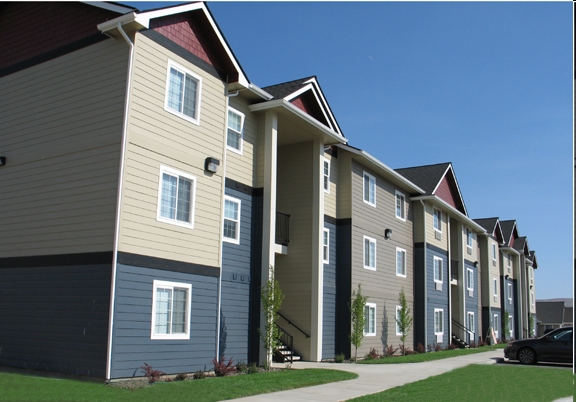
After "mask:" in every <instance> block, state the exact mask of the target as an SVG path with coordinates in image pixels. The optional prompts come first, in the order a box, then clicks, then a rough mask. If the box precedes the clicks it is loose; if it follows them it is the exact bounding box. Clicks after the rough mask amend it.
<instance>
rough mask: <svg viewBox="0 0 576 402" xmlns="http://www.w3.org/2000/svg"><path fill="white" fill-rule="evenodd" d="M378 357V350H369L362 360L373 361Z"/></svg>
mask: <svg viewBox="0 0 576 402" xmlns="http://www.w3.org/2000/svg"><path fill="white" fill-rule="evenodd" d="M379 357H380V353H378V350H376V348H370V352H368V353H367V354H366V355H365V356H364V360H373V359H378V358H379Z"/></svg>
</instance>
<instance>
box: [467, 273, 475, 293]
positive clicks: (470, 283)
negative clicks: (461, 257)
mask: <svg viewBox="0 0 576 402" xmlns="http://www.w3.org/2000/svg"><path fill="white" fill-rule="evenodd" d="M466 289H468V290H474V270H473V269H471V268H466Z"/></svg>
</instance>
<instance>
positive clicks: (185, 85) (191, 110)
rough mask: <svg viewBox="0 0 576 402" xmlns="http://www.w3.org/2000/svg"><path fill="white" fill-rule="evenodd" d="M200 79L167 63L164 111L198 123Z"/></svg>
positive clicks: (171, 63) (177, 66)
mask: <svg viewBox="0 0 576 402" xmlns="http://www.w3.org/2000/svg"><path fill="white" fill-rule="evenodd" d="M201 90H202V78H200V77H199V76H198V75H196V74H194V73H192V72H191V71H189V70H187V69H185V68H184V67H182V66H180V65H178V64H176V63H174V62H173V61H169V62H168V78H167V83H166V104H165V106H164V107H165V109H166V110H167V111H169V112H171V113H174V114H175V115H177V116H180V117H182V118H184V119H186V120H189V121H191V122H192V123H195V124H199V123H200V93H201Z"/></svg>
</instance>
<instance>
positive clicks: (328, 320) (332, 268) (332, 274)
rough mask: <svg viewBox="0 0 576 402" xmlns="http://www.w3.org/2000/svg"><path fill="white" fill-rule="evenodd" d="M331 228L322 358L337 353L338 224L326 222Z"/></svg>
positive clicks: (325, 269)
mask: <svg viewBox="0 0 576 402" xmlns="http://www.w3.org/2000/svg"><path fill="white" fill-rule="evenodd" d="M324 227H325V228H326V229H329V230H330V240H329V263H328V264H324V287H323V289H324V296H323V313H322V316H323V319H322V359H331V358H333V357H334V356H335V355H336V352H335V348H336V225H334V224H331V223H328V222H324Z"/></svg>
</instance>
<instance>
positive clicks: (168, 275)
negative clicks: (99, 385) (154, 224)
mask: <svg viewBox="0 0 576 402" xmlns="http://www.w3.org/2000/svg"><path fill="white" fill-rule="evenodd" d="M154 280H164V281H172V282H181V283H190V284H191V285H192V308H191V310H192V311H191V314H190V339H186V340H152V339H150V335H151V319H152V289H153V281H154ZM217 288H218V278H215V277H208V276H201V275H194V274H188V273H183V272H171V271H165V270H157V269H150V268H141V267H134V266H128V265H122V264H118V268H117V275H116V298H115V308H114V328H113V339H112V363H111V378H122V377H132V376H141V375H142V371H141V370H140V369H139V368H140V366H142V365H143V364H144V362H146V363H148V364H150V365H151V366H153V367H154V368H155V369H158V370H162V371H164V372H166V373H168V374H170V373H180V372H193V371H196V370H203V369H204V368H205V367H210V366H211V362H212V359H213V358H214V357H215V356H216V325H217V322H216V315H217V308H216V307H217V290H218V289H217Z"/></svg>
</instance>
